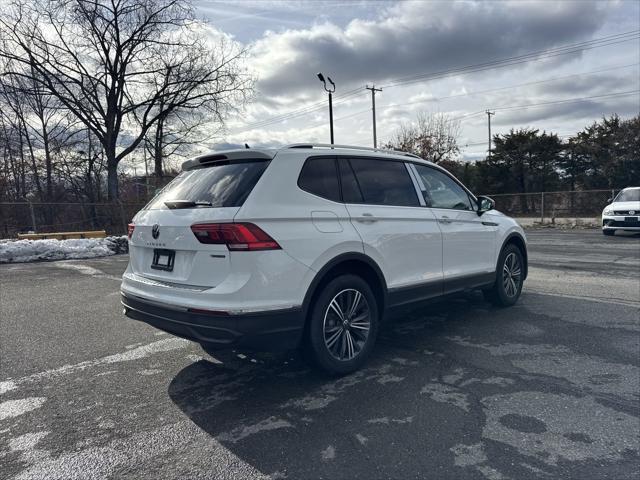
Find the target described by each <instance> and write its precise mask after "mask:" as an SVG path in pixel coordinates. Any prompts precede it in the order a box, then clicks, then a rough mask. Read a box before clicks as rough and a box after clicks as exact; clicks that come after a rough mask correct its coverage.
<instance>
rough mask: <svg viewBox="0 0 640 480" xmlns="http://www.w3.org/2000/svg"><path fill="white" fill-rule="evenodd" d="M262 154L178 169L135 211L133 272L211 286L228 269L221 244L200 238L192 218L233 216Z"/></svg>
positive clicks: (212, 220)
mask: <svg viewBox="0 0 640 480" xmlns="http://www.w3.org/2000/svg"><path fill="white" fill-rule="evenodd" d="M268 164H269V161H268V160H266V159H250V160H247V159H242V160H233V161H232V160H223V161H216V162H209V163H206V164H204V165H200V166H197V167H196V168H192V169H190V170H187V171H183V172H182V173H181V174H180V175H178V176H177V177H176V178H175V179H174V180H173V181H172V182H171V183H169V184H168V185H167V186H166V187H165V188H164V189H163V190H162V191H161V192H160V193H159V194H158V195H156V197H155V198H153V200H151V202H149V204H148V205H147V206H146V207H145V208H144V209H143V210H141V211H140V212H138V214H137V215H136V216H135V217H134V221H133V224H132V226H133V232H132V234H131V240H130V252H129V255H130V266H131V270H132V271H133V273H135V274H136V275H140V276H143V277H146V278H149V279H152V280H156V281H160V282H164V283H167V284H175V285H176V286H178V285H184V286H197V287H209V288H211V287H215V286H216V285H218V284H219V283H221V282H222V281H224V279H225V278H226V277H227V276H228V275H229V272H230V258H229V250H228V248H227V246H226V245H224V244H207V243H201V242H200V241H199V240H198V238H197V237H196V235H195V234H194V232H193V231H192V229H191V227H192V226H193V225H195V224H217V223H228V222H233V219H234V217H235V215H236V213H237V212H238V210H240V207H241V206H242V204H243V203H244V201H245V200H246V198H247V197H248V196H249V193H251V190H252V189H253V187H254V186H255V184H256V183H257V182H258V180H259V179H260V177H261V176H262V173H263V172H264V170H265V169H266V167H267V166H268Z"/></svg>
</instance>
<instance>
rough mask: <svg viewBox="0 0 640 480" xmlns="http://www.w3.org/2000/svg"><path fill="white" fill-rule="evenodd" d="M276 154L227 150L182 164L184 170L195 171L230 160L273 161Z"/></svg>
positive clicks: (248, 150)
mask: <svg viewBox="0 0 640 480" xmlns="http://www.w3.org/2000/svg"><path fill="white" fill-rule="evenodd" d="M273 157H274V154H273V153H271V152H267V151H265V150H252V149H244V150H226V151H222V152H211V153H205V154H204V155H199V156H197V157H195V158H191V159H189V160H187V161H186V162H183V164H182V170H193V169H194V168H199V167H201V166H203V165H208V164H213V163H216V162H222V161H228V160H231V161H233V160H272V159H273Z"/></svg>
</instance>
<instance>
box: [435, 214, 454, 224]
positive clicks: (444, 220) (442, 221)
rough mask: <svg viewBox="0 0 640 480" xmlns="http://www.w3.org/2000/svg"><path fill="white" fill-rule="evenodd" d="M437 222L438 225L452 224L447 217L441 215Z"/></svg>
mask: <svg viewBox="0 0 640 480" xmlns="http://www.w3.org/2000/svg"><path fill="white" fill-rule="evenodd" d="M438 221H439V222H440V223H451V222H453V220H451V219H450V218H449V217H447V216H446V215H443V216H442V217H440V218H439V219H438Z"/></svg>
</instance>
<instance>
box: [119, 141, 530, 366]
mask: <svg viewBox="0 0 640 480" xmlns="http://www.w3.org/2000/svg"><path fill="white" fill-rule="evenodd" d="M182 168H183V172H182V173H181V174H180V175H179V176H178V177H177V178H176V179H175V180H173V181H172V182H171V183H170V184H169V185H168V186H167V187H165V188H164V189H163V190H162V191H161V192H160V193H159V194H158V195H157V196H156V197H155V198H154V199H153V200H151V202H150V203H149V204H148V205H147V206H146V207H145V208H144V209H143V210H141V211H140V212H138V214H137V215H136V216H135V217H134V219H133V222H132V224H131V225H130V226H129V243H130V246H129V266H128V267H127V270H126V272H125V273H124V276H123V278H122V303H123V305H124V309H125V314H126V315H127V316H129V317H130V318H133V319H136V320H141V321H143V322H146V323H149V324H150V325H153V326H155V327H157V328H159V329H162V330H165V331H167V332H170V333H173V334H174V335H178V336H181V337H184V338H188V339H190V340H193V341H196V342H198V343H200V344H201V345H202V347H203V348H204V349H205V350H206V351H207V352H215V351H216V350H217V349H221V348H253V349H268V350H271V349H280V348H285V349H286V348H294V347H299V346H300V347H302V348H303V349H304V350H305V353H308V354H309V357H311V359H312V360H314V361H315V363H316V364H317V365H318V366H319V367H321V368H322V369H324V370H326V371H328V372H331V373H337V374H345V373H348V372H351V371H353V370H355V369H357V368H359V367H360V366H362V364H363V363H364V361H365V360H366V358H367V357H368V355H369V353H370V352H371V349H372V348H373V344H374V343H375V339H376V335H377V332H378V327H379V325H380V322H381V321H382V319H383V317H384V316H385V314H386V313H387V312H389V311H391V310H394V309H396V308H398V307H401V306H404V305H407V304H410V303H415V302H421V301H424V300H428V299H432V298H436V297H443V296H445V295H449V294H453V293H457V292H462V291H465V290H469V289H479V290H482V291H483V292H484V294H485V296H486V297H487V299H488V300H490V301H492V302H493V303H495V304H497V305H500V306H509V305H513V304H514V303H515V302H516V301H517V300H518V297H519V296H520V292H521V290H522V284H523V282H524V280H525V278H526V277H527V246H526V239H525V236H524V232H523V231H522V228H521V227H520V226H519V225H518V224H517V223H516V222H515V221H514V220H513V219H511V218H509V217H507V216H506V215H503V214H502V213H500V212H498V211H496V210H494V208H493V207H494V203H493V200H491V199H490V198H488V197H476V196H475V195H473V194H472V193H471V192H470V191H469V190H467V189H466V188H465V187H464V185H462V184H461V183H460V182H459V181H458V180H457V179H455V178H454V177H453V176H452V175H451V174H450V173H449V172H447V171H446V170H444V169H443V168H442V167H439V166H438V165H434V164H432V163H429V162H426V161H424V160H422V159H421V158H418V157H416V156H415V155H411V154H406V153H402V152H387V151H381V150H373V149H366V148H361V147H349V146H341V145H331V146H328V145H308V144H304V145H300V144H298V145H289V146H287V147H283V148H281V149H279V150H250V149H245V150H235V151H227V152H217V153H213V154H209V155H203V156H201V157H197V158H195V159H192V160H189V161H187V162H185V163H184V164H183V166H182Z"/></svg>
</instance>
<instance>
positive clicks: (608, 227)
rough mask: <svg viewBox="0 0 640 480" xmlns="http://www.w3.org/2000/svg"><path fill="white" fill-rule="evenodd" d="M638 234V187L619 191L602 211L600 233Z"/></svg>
mask: <svg viewBox="0 0 640 480" xmlns="http://www.w3.org/2000/svg"><path fill="white" fill-rule="evenodd" d="M616 230H623V231H629V232H640V187H628V188H625V189H624V190H621V191H620V193H618V195H616V197H615V198H614V199H613V201H612V202H611V203H610V204H609V205H607V206H606V207H604V210H603V211H602V233H604V234H605V235H613V234H614V233H616Z"/></svg>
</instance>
